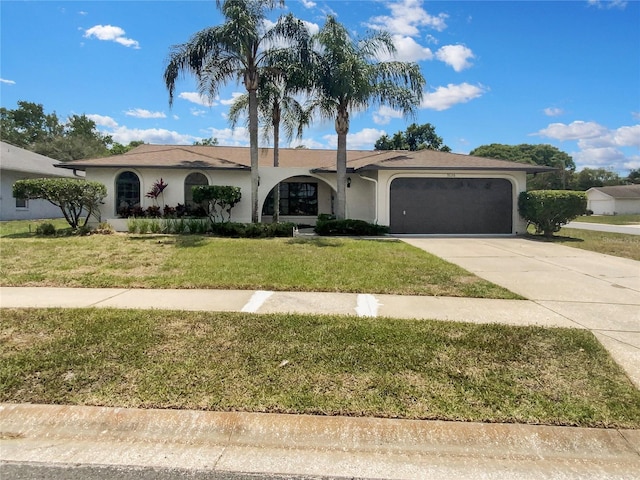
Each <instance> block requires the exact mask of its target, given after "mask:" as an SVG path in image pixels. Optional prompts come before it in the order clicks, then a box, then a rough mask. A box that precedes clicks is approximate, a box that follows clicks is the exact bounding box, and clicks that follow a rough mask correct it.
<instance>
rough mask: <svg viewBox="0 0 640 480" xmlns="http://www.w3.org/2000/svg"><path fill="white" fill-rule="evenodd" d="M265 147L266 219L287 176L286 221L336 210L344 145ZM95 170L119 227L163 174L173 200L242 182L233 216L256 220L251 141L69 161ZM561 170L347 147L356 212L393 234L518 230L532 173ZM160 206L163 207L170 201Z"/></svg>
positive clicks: (110, 217)
mask: <svg viewBox="0 0 640 480" xmlns="http://www.w3.org/2000/svg"><path fill="white" fill-rule="evenodd" d="M272 155H273V150H272V149H270V148H265V149H260V160H259V161H260V172H259V176H260V185H259V205H260V213H261V220H262V221H263V222H270V221H271V215H272V213H273V200H272V199H273V193H272V191H273V189H274V187H275V186H276V185H278V184H280V192H281V195H280V200H281V202H280V206H281V207H280V213H281V221H292V222H296V223H298V224H306V225H313V224H315V221H316V218H317V216H318V215H319V214H322V213H327V214H331V213H333V211H334V201H335V200H334V198H335V192H336V189H337V187H336V171H335V168H336V167H335V162H336V151H335V150H309V149H280V156H279V164H280V166H279V167H277V168H275V167H273V157H272ZM59 166H60V167H63V168H75V169H82V170H85V171H86V176H87V179H89V180H94V181H98V182H101V183H103V184H105V185H106V186H107V191H108V194H107V197H106V199H105V204H104V206H103V208H102V211H101V216H102V218H103V220H107V221H109V222H110V223H112V225H113V226H114V227H115V228H116V229H119V230H126V221H125V220H117V218H118V210H119V209H120V208H122V207H125V209H126V208H127V207H129V208H130V207H136V206H141V207H143V208H147V207H149V206H151V205H152V204H153V202H154V200H153V199H151V198H147V197H146V196H145V194H146V193H147V192H148V191H149V190H150V189H151V187H152V186H153V184H154V182H156V181H158V180H160V179H162V180H163V182H165V183H167V184H168V187H167V188H166V189H165V190H164V192H163V197H160V199H159V200H160V202H161V203H162V204H164V205H169V206H176V205H177V204H187V205H188V204H190V203H191V202H192V200H191V199H192V196H191V195H192V194H191V189H192V187H193V186H195V185H235V186H238V187H240V189H241V192H242V195H243V198H242V200H241V202H240V203H239V204H238V205H236V206H235V207H234V209H233V211H232V220H234V221H238V222H249V221H250V219H251V201H250V195H251V168H250V158H249V149H248V148H246V147H224V146H180V145H141V146H139V147H137V148H135V149H133V150H130V151H129V152H127V153H125V154H123V155H117V156H112V157H107V158H98V159H92V160H79V161H76V162H73V163H68V164H62V165H59ZM551 170H553V169H551V168H549V167H544V166H538V165H530V164H524V163H515V162H509V161H504V160H495V159H490V158H482V157H474V156H469V155H461V154H453V153H445V152H439V151H433V150H421V151H417V152H410V151H369V150H367V151H364V150H350V151H348V153H347V176H348V178H347V189H346V192H347V218H353V219H361V220H365V221H368V222H373V223H378V224H381V225H389V226H390V229H391V232H392V233H399V234H402V233H407V234H414V233H425V234H518V233H522V232H524V231H525V230H526V222H525V221H524V220H523V219H522V218H521V217H520V215H519V214H518V209H517V198H518V194H519V193H520V192H522V191H524V190H526V183H527V174H528V173H533V174H537V173H543V172H547V171H551ZM162 204H161V205H160V206H161V207H162V206H163V205H162Z"/></svg>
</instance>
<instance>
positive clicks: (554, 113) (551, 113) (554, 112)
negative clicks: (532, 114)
mask: <svg viewBox="0 0 640 480" xmlns="http://www.w3.org/2000/svg"><path fill="white" fill-rule="evenodd" d="M544 114H545V115H546V116H548V117H558V116H560V115H563V114H564V110H562V109H561V108H556V107H547V108H545V109H544Z"/></svg>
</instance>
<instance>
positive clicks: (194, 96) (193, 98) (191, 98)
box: [178, 92, 218, 107]
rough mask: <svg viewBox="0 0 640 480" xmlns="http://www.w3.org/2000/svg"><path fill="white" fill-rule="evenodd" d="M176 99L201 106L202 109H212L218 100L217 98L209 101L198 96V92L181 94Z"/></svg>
mask: <svg viewBox="0 0 640 480" xmlns="http://www.w3.org/2000/svg"><path fill="white" fill-rule="evenodd" d="M178 98H182V99H183V100H187V101H188V102H191V103H195V104H197V105H202V106H203V107H213V106H214V105H217V103H216V100H218V97H216V98H215V99H211V98H208V97H204V96H202V95H200V94H199V93H198V92H182V93H180V94H179V95H178Z"/></svg>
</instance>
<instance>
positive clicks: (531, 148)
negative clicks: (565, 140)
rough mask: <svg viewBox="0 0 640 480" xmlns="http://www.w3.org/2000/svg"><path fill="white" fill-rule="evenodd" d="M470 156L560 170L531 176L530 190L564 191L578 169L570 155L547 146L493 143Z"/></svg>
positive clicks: (476, 150) (482, 146)
mask: <svg viewBox="0 0 640 480" xmlns="http://www.w3.org/2000/svg"><path fill="white" fill-rule="evenodd" d="M469 154H470V155H475V156H478V157H488V158H496V159H499V160H509V161H512V162H520V163H529V164H532V165H544V166H547V167H554V168H557V169H558V171H557V172H549V173H543V174H537V175H535V176H530V177H529V180H528V182H527V183H528V188H529V190H558V189H563V190H564V189H566V188H567V187H568V186H569V184H570V180H571V178H572V176H573V172H574V171H575V169H576V165H575V163H574V162H573V158H571V156H570V155H569V154H567V153H565V152H563V151H561V150H559V149H558V148H556V147H554V146H552V145H546V144H540V145H530V144H520V145H503V144H499V143H492V144H490V145H481V146H479V147H478V148H475V149H473V150H471V152H470V153H469Z"/></svg>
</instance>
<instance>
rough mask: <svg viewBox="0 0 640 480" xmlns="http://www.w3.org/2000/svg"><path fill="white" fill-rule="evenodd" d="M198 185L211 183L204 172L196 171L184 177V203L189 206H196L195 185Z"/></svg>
mask: <svg viewBox="0 0 640 480" xmlns="http://www.w3.org/2000/svg"><path fill="white" fill-rule="evenodd" d="M198 185H209V180H207V177H205V176H204V175H203V174H202V173H198V172H194V173H190V174H189V175H187V178H185V179H184V204H185V206H187V207H189V208H194V207H196V205H194V203H193V187H196V186H198Z"/></svg>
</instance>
